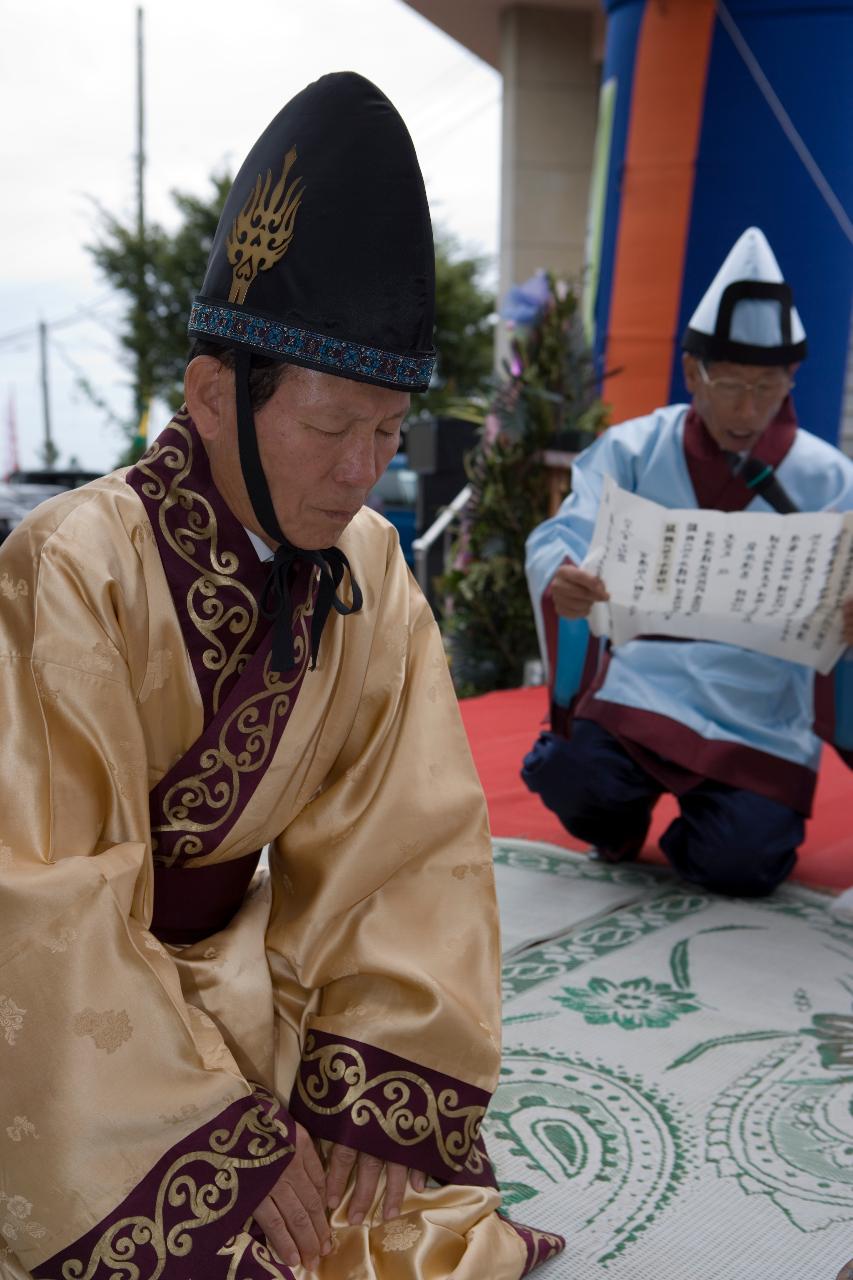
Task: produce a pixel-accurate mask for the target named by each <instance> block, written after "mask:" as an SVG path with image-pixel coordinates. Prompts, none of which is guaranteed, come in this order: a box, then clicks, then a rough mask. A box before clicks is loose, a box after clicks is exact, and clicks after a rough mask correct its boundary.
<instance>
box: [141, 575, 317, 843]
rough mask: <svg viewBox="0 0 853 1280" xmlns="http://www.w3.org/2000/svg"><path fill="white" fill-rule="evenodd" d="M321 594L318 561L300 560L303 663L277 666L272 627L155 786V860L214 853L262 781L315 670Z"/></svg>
mask: <svg viewBox="0 0 853 1280" xmlns="http://www.w3.org/2000/svg"><path fill="white" fill-rule="evenodd" d="M309 593H310V595H311V599H310V600H309V599H308V596H309ZM315 595H316V577H315V574H314V570H313V567H312V566H311V565H308V564H301V563H300V564H297V566H296V572H295V577H294V582H293V587H292V598H293V628H292V634H293V650H294V653H295V655H296V665H295V666H294V667H292V668H291V669H290V671H287V672H284V674H283V675H279V674H278V673H276V672H274V671H271V670H270V650H271V647H272V636H271V634H270V633H269V632H267V634H266V636H265V637H264V639H263V641H262V643H261V645H260V647H259V648H258V650H257V652H256V653H254V654H253V655H252V657H251V659H250V660H249V664H248V666H247V667H246V668H245V670H244V672H243V675H242V678H241V680H240V682H239V684H237V685H236V686H235V687H234V689H233V690H232V692H231V694H230V696H229V697H228V699H227V700H226V702H225V704H224V706H222V707H221V708H220V710H219V713H218V714H217V715H216V716H215V717H214V719H213V720H211V722H210V723H209V724H208V725H207V726H206V727H205V729H204V730H203V732H202V734H201V736H200V737H199V738H197V739H196V741H195V742H194V743H193V745H192V746H191V747H190V749H189V751H187V752H186V753H185V754H184V755H183V756H182V757H181V759H180V760H178V761H177V763H176V764H174V765H173V766H172V768H171V769H170V770H169V771H168V773H166V774H164V776H163V777H162V778H161V779H160V781H159V782H158V783H157V784H156V786H154V787H152V789H151V792H150V794H149V809H150V813H151V841H152V849H153V853H154V861H155V863H161V864H162V865H164V866H182V865H184V864H185V863H186V862H187V861H188V860H190V859H192V858H199V857H203V856H204V855H205V854H209V853H212V852H213V851H214V849H216V848H218V847H219V845H221V843H222V841H223V840H224V839H225V837H226V836H227V834H228V832H229V831H230V830H231V828H232V827H233V826H234V824H235V823H236V822H237V820H238V818H239V817H240V815H241V813H242V812H243V810H244V809H245V807H246V805H247V804H248V803H249V801H250V800H251V798H252V796H253V795H254V793H255V791H256V790H257V788H258V786H259V785H260V783H261V781H262V779H263V777H264V774H265V773H266V770H267V769H268V768H269V766H270V764H271V763H272V760H273V757H274V756H275V752H276V749H277V747H278V744H279V742H280V741H281V736H282V734H283V733H284V730H285V728H286V726H287V722H288V720H289V719H290V716H291V714H292V713H293V708H294V707H295V705H296V699H297V697H298V696H299V692H300V690H301V688H302V683H303V680H304V678H305V673H306V671H307V670H308V664H309V662H310V658H311V638H310V620H311V616H312V613H313V607H314V606H313V597H314V596H315Z"/></svg>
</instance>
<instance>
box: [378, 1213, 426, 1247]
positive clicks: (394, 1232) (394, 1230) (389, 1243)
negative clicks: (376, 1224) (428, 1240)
mask: <svg viewBox="0 0 853 1280" xmlns="http://www.w3.org/2000/svg"><path fill="white" fill-rule="evenodd" d="M422 1235H423V1229H422V1228H421V1227H416V1226H415V1224H414V1223H413V1222H406V1221H405V1219H402V1218H398V1219H397V1221H396V1222H391V1223H389V1224H388V1226H387V1227H386V1228H385V1235H384V1236H383V1237H382V1250H383V1252H384V1253H404V1252H406V1250H408V1249H411V1248H412V1246H413V1245H416V1244H417V1243H418V1241H419V1240H420V1238H421V1236H422Z"/></svg>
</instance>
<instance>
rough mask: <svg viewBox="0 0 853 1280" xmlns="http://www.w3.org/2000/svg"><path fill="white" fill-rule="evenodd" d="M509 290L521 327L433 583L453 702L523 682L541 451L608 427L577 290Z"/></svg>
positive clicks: (531, 642)
mask: <svg viewBox="0 0 853 1280" xmlns="http://www.w3.org/2000/svg"><path fill="white" fill-rule="evenodd" d="M528 283H529V285H530V286H531V290H530V293H531V296H526V295H524V290H525V289H526V288H527V286H522V287H521V289H520V290H514V291H513V293H512V294H511V295H510V297H509V299H508V301H507V307H506V308H505V312H504V314H505V315H506V314H507V313H509V314H510V315H512V314H513V308H512V305H511V304H512V302H513V294H518V295H520V296H521V297H522V301H523V303H524V305H523V306H520V307H519V308H518V309H517V311H516V314H518V315H519V316H522V317H524V319H525V321H526V323H525V324H524V325H523V326H518V327H516V328H514V329H513V331H512V340H511V353H510V360H509V362H508V364H507V366H506V369H505V377H504V378H503V379H502V380H501V382H500V383H499V385H498V386H497V388H496V390H495V393H494V396H493V400H492V404H491V407H490V409H489V411H488V413H487V414H486V417H485V421H484V423H483V427H482V430H481V433H480V441H479V443H478V445H477V448H476V449H474V450H473V451H472V453H471V455H470V456H469V459H468V466H467V469H468V476H469V480H470V482H471V486H472V491H473V497H472V501H471V502H470V503H469V506H468V508H467V511H466V515H465V518H464V520H463V526H462V533H461V535H460V538H459V540H458V542H457V545H456V548H455V557H454V561H453V564H452V566H451V568H450V569H449V571H448V572H447V573H446V574H445V575H444V577H443V578H442V579H441V581H440V583H439V589H440V591H441V593H442V595H443V596H444V598H445V613H444V619H443V624H442V625H443V629H444V632H445V636H446V637H447V640H448V648H449V650H450V656H451V669H452V671H453V678H454V683H455V685H456V689H457V692H458V693H459V694H460V696H463V697H465V696H469V695H471V694H475V693H483V692H486V691H487V690H491V689H506V688H514V687H516V686H518V685H520V684H521V681H522V675H523V668H524V663H525V661H526V660H527V659H528V658H532V657H535V656H536V654H537V652H538V644H537V639H536V629H535V625H534V621H533V614H532V611H531V607H530V598H529V595H528V590H527V581H526V578H525V574H524V549H525V542H526V540H527V537H528V535H529V534H530V532H531V531H532V530H533V529H534V528H535V527H536V526H537V525H538V524H540V523H541V522H542V521H543V520H544V519H545V518H546V517H547V516H548V514H549V512H548V474H547V470H546V466H545V463H544V460H543V456H542V455H543V452H544V451H545V450H547V449H563V450H572V451H576V450H579V449H581V448H583V447H584V446H585V445H586V444H589V443H591V442H592V440H593V439H594V438H595V435H596V434H597V433H598V432H599V431H601V430H602V429H603V428H604V426H605V425H606V410H605V407H604V405H603V404H602V403H601V401H600V400H599V399H598V398H597V397H596V394H595V381H594V377H593V368H592V361H591V357H590V354H589V352H588V350H587V348H586V345H585V343H584V340H583V336H582V331H581V327H580V322H579V315H578V306H579V303H578V297H577V294H576V293H575V291H574V290H573V289H572V288H571V287H570V286H569V285H568V284H567V283H566V282H565V281H562V280H557V279H555V278H554V276H553V275H551V274H545V273H542V274H541V275H540V276H537V277H534V279H533V281H531V282H528Z"/></svg>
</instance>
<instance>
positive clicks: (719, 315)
mask: <svg viewBox="0 0 853 1280" xmlns="http://www.w3.org/2000/svg"><path fill="white" fill-rule="evenodd" d="M681 345H682V346H683V347H684V350H685V351H689V352H690V353H691V354H692V355H695V356H699V357H700V358H701V359H703V360H729V361H732V362H734V363H736V364H762V365H767V364H779V365H788V364H796V363H797V362H798V361H800V360H802V359H803V358H804V357H805V354H806V331H805V329H804V328H803V325H802V321H801V320H800V317H799V315H798V313H797V309H796V307H795V306H794V302H793V295H792V293H791V287H790V285H788V284H786V283H785V280H784V278H783V276H782V272H781V269H780V267H779V263H778V262H777V261H776V257H775V254H774V253H773V250H772V249H771V248H770V245H769V244H768V243H767V237H766V236H765V235H764V232H763V231H760V230H759V228H758V227H748V228H747V230H746V231H744V233H743V235H742V236H741V237H740V239H739V240H738V241H737V243H736V244H735V245H734V246H733V247H732V249H731V250H730V251H729V255H728V257H727V258H726V260H725V262H724V263H723V265H722V266H721V267H720V269H719V271H718V272H717V274H716V275H715V276H714V279H713V280H712V281H711V284H710V286H709V287H708V290H707V292H706V294H705V296H704V298H703V299H702V301H701V302H700V303H699V306H698V307H697V308H696V310H695V311H694V312H693V315H692V316H691V318H690V323H689V324H688V326H687V329H686V331H685V334H684V337H683V339H682V344H681Z"/></svg>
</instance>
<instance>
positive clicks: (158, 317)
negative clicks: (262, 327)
mask: <svg viewBox="0 0 853 1280" xmlns="http://www.w3.org/2000/svg"><path fill="white" fill-rule="evenodd" d="M230 186H231V178H230V177H229V175H228V174H226V173H220V174H214V175H213V176H212V178H211V187H212V190H211V191H210V193H209V194H208V195H207V196H194V195H190V194H187V193H186V192H181V191H173V192H172V199H173V200H174V202H175V205H176V206H177V209H178V213H179V214H180V219H181V220H180V223H179V225H178V228H177V230H176V231H175V232H170V231H167V230H166V229H165V228H164V227H162V226H160V225H159V224H158V223H150V224H149V225H148V226H147V227H146V229H145V235H144V237H143V238H140V236H139V232H138V229H137V227H136V225H135V223H124V222H122V221H121V220H120V219H119V218H117V217H115V216H114V215H113V214H111V213H108V212H107V211H106V210H103V209H102V210H101V211H100V213H101V228H100V235H99V237H98V240H97V242H96V243H95V244H93V245H90V246H89V251H90V253H91V254H92V256H93V258H94V259H95V263H96V265H97V266H98V268H99V269H100V271H101V273H102V274H103V275H104V276H105V277H106V279H107V281H108V282H109V283H110V284H111V285H112V287H113V288H114V289H116V290H117V291H118V292H119V293H121V294H123V295H124V296H125V298H126V300H127V304H128V309H127V314H126V317H125V324H124V328H123V330H122V331H121V333H120V334H119V341H120V342H121V345H122V347H123V348H124V351H125V353H126V356H127V362H128V364H129V365H130V366H131V368H132V369H133V370H134V373H135V375H136V406H135V409H136V412H135V416H134V419H133V421H132V422H131V423H129V424H127V435H128V442H129V448H130V451H131V454H132V452H133V436H134V434H135V433H136V432H137V430H138V427H139V423H140V420H141V418H142V415H143V413H144V412H145V410H146V408H147V407H148V405H149V404H150V402H151V398H152V396H159V397H161V398H162V399H164V400H165V401H166V402H167V403H168V404H169V405H170V406H171V407H172V408H178V407H179V405H180V404H181V401H182V399H183V392H182V383H183V375H184V365H185V363H186V356H187V350H188V347H189V342H188V339H187V318H188V316H189V311H190V305H191V303H192V299H193V295H194V294H196V293H198V291H199V289H200V288H201V283H202V280H203V279H204V272H205V268H206V266H207V259H208V256H209V254H210V249H211V245H212V244H213V237H214V234H215V232H216V225H217V223H218V221H219V215H220V213H221V212H222V206H223V205H224V203H225V197H226V196H227V194H228V191H229V189H230ZM128 456H130V455H128Z"/></svg>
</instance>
